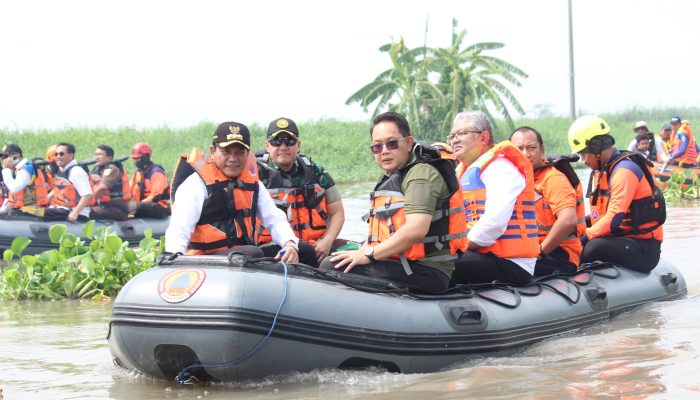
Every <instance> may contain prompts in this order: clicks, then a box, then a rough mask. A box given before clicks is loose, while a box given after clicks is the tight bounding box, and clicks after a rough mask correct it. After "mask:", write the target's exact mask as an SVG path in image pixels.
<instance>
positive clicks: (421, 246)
mask: <svg viewBox="0 0 700 400" xmlns="http://www.w3.org/2000/svg"><path fill="white" fill-rule="evenodd" d="M370 135H371V138H372V145H371V146H370V149H371V151H372V153H373V154H374V159H375V161H376V163H377V165H378V166H379V167H380V168H381V169H382V170H383V171H384V175H383V176H382V177H381V178H380V180H379V182H378V183H377V184H376V185H375V187H374V191H372V193H371V194H370V211H369V214H368V222H369V235H368V239H367V241H366V242H365V243H364V244H363V245H362V246H361V247H360V249H359V250H355V251H340V252H335V253H333V254H332V255H331V257H328V258H326V259H325V260H323V262H322V263H321V268H323V269H333V268H336V269H340V270H342V271H344V272H352V273H356V274H361V275H366V276H372V277H377V278H384V279H390V280H394V281H397V282H402V283H405V284H408V285H410V286H411V287H413V288H417V289H420V290H424V291H429V292H440V291H443V290H445V289H447V287H448V285H449V282H450V276H451V275H452V271H453V270H454V259H455V258H456V256H457V254H458V253H459V252H461V251H464V250H466V245H467V242H466V238H465V229H466V226H465V222H464V209H463V206H462V196H461V192H460V190H459V184H458V182H457V179H456V177H455V175H454V172H453V169H452V164H451V163H450V162H449V160H445V159H443V158H441V157H440V153H439V152H438V151H437V150H436V149H434V148H432V147H428V146H423V145H421V144H418V143H416V142H415V141H414V139H413V137H412V136H411V130H410V127H409V125H408V121H407V120H406V117H404V116H403V115H401V114H397V113H394V112H386V113H383V114H380V115H378V116H377V117H375V118H374V120H373V121H372V127H371V128H370Z"/></svg>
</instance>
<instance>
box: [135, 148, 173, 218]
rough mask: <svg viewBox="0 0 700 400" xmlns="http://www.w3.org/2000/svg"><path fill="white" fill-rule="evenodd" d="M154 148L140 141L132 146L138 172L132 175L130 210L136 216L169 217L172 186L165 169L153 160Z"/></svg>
mask: <svg viewBox="0 0 700 400" xmlns="http://www.w3.org/2000/svg"><path fill="white" fill-rule="evenodd" d="M152 155H153V149H152V148H151V146H149V145H148V144H147V143H144V142H139V143H136V144H135V145H134V147H132V148H131V158H132V159H133V160H134V164H135V165H136V168H138V169H137V170H136V172H134V175H133V176H132V177H131V198H132V200H134V202H135V205H134V206H133V207H132V209H131V210H130V211H131V213H132V214H133V215H134V217H135V218H157V219H160V218H167V217H168V215H170V187H169V186H168V178H167V177H166V176H165V169H164V168H163V167H161V166H160V165H158V164H155V163H154V162H153V161H152V160H151V156H152Z"/></svg>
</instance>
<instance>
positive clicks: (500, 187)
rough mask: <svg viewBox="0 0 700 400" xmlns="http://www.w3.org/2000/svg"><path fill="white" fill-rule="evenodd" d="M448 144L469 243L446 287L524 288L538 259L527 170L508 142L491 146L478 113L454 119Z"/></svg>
mask: <svg viewBox="0 0 700 400" xmlns="http://www.w3.org/2000/svg"><path fill="white" fill-rule="evenodd" d="M450 144H451V145H452V150H453V151H454V154H455V157H457V160H459V164H458V165H457V170H456V172H457V177H458V179H459V182H460V185H461V187H462V195H463V197H464V209H465V215H466V223H467V232H468V233H467V238H468V239H469V251H467V252H466V253H464V254H462V256H461V257H460V258H459V259H458V260H457V261H456V262H455V272H454V274H452V282H451V284H452V285H456V284H463V283H486V282H492V281H501V282H508V283H512V284H516V285H525V284H528V283H530V281H532V276H533V274H534V272H535V263H536V261H537V257H538V256H539V255H540V247H539V241H538V234H537V220H536V218H535V184H534V180H533V171H532V164H531V163H530V161H529V160H528V159H527V158H526V157H525V156H524V155H523V154H522V153H521V152H520V151H519V150H518V148H517V147H515V146H513V144H512V143H511V142H510V141H507V140H506V141H503V142H500V143H498V144H496V145H494V138H493V130H492V128H491V122H490V121H489V119H488V117H487V116H486V114H484V113H483V112H481V111H466V112H461V113H459V114H457V115H456V116H455V119H454V123H453V126H452V130H451V133H450Z"/></svg>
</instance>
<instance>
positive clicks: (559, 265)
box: [535, 247, 578, 276]
mask: <svg viewBox="0 0 700 400" xmlns="http://www.w3.org/2000/svg"><path fill="white" fill-rule="evenodd" d="M577 269H578V265H574V264H572V263H571V262H570V261H569V253H567V252H566V250H564V249H562V248H561V247H557V248H556V249H554V251H553V252H551V253H549V254H547V255H543V256H542V257H541V258H538V259H537V263H536V264H535V276H545V275H552V274H553V273H555V272H564V273H572V272H576V270H577Z"/></svg>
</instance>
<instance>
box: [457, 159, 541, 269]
mask: <svg viewBox="0 0 700 400" xmlns="http://www.w3.org/2000/svg"><path fill="white" fill-rule="evenodd" d="M462 177H463V178H466V174H464V175H462ZM481 181H482V182H483V183H484V186H485V187H486V204H485V205H484V214H483V215H482V216H481V217H480V218H479V221H477V222H476V224H474V226H473V227H472V229H470V230H469V233H468V234H467V238H468V239H469V241H470V242H474V243H476V244H478V245H479V246H482V247H489V246H491V245H492V244H494V243H496V239H498V238H499V237H501V235H503V233H504V232H505V231H506V228H507V227H508V222H509V221H510V217H511V216H512V215H513V208H514V207H515V200H516V199H517V197H518V195H519V194H520V193H521V192H522V191H523V189H525V177H524V176H523V175H522V174H521V173H520V171H518V169H517V168H516V167H515V165H514V164H513V163H512V162H510V161H509V160H507V159H505V158H497V159H495V160H493V161H492V162H491V163H490V164H489V166H488V168H486V169H485V170H484V171H483V172H482V173H481ZM460 183H461V182H460ZM508 260H510V261H512V262H514V263H516V264H518V265H519V266H520V268H522V269H524V270H525V271H527V272H529V273H530V274H531V275H533V274H534V273H535V263H536V262H537V258H534V257H533V258H509V259H508Z"/></svg>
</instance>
